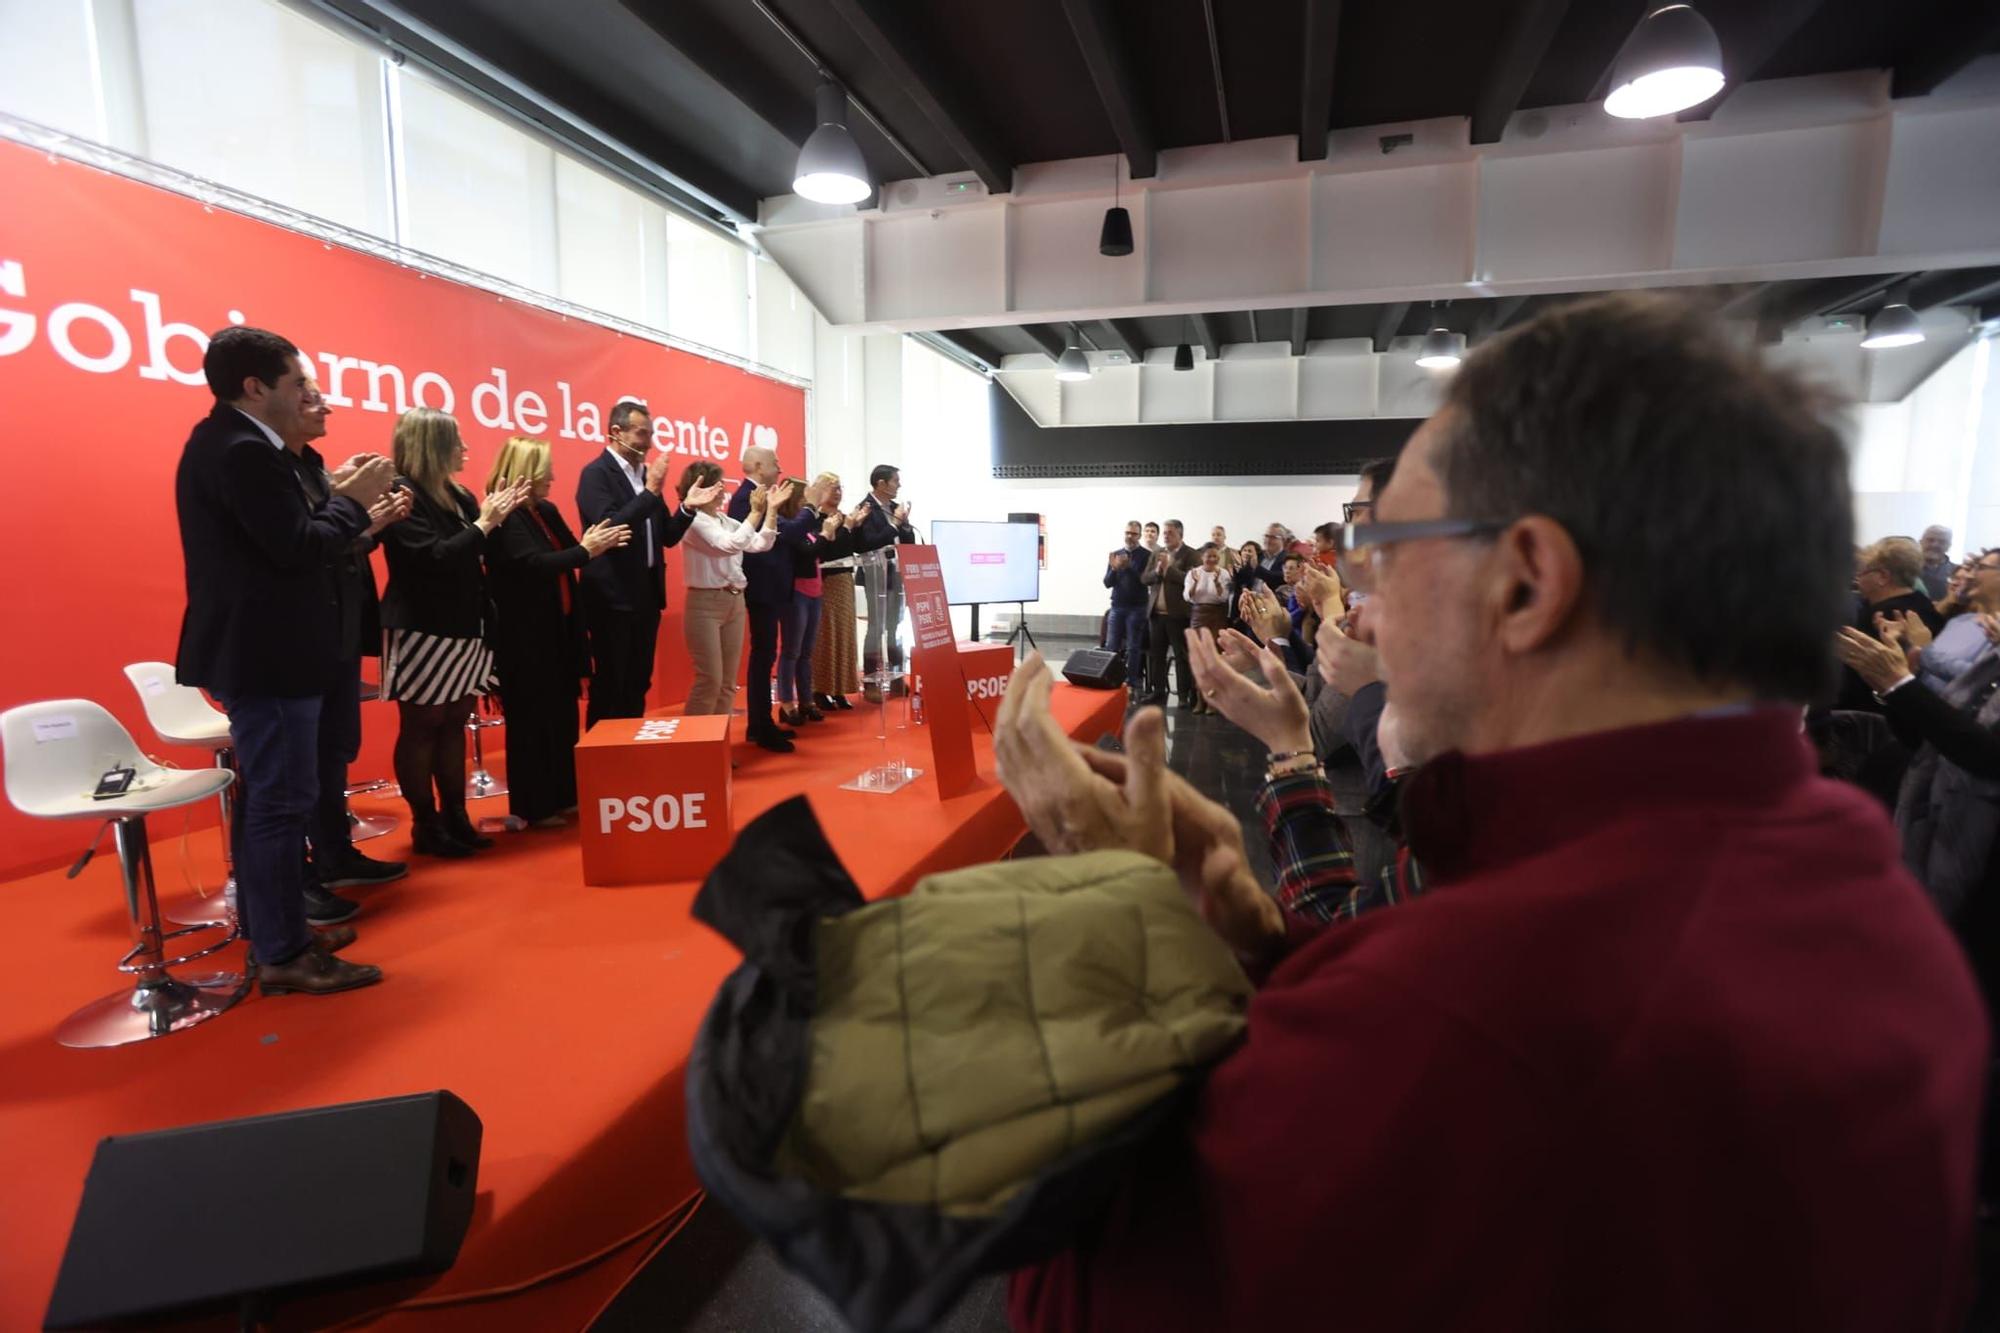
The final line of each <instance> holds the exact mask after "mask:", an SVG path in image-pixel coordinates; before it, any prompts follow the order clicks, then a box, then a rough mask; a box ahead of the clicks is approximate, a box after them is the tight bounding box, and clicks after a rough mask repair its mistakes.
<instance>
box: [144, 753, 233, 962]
mask: <svg viewBox="0 0 2000 1333" xmlns="http://www.w3.org/2000/svg"><path fill="white" fill-rule="evenodd" d="M215 766H216V767H217V768H226V769H228V770H229V771H230V772H231V773H234V772H235V771H236V751H235V750H233V749H231V748H230V747H228V746H226V745H225V746H222V747H220V748H219V749H217V750H216V752H215ZM216 800H218V801H220V802H221V803H222V891H221V892H220V893H211V894H208V895H206V896H204V895H202V894H194V895H191V896H189V897H186V898H182V899H180V900H178V901H176V902H170V903H168V904H167V906H166V909H165V910H164V911H163V912H161V914H160V915H161V916H162V917H164V918H165V919H166V920H168V921H171V922H173V923H174V924H175V925H177V926H199V925H205V924H206V923H208V922H210V921H215V920H217V919H222V920H226V921H227V922H228V923H229V926H230V929H232V930H237V929H240V927H239V925H238V923H237V920H236V851H235V847H236V842H235V839H234V838H233V837H232V836H231V835H232V834H233V833H234V831H235V826H236V784H235V783H234V782H232V783H230V784H229V785H228V786H227V787H224V788H223V789H222V791H221V793H220V794H219V795H218V796H217V797H216Z"/></svg>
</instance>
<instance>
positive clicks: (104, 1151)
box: [46, 1091, 481, 1328]
mask: <svg viewBox="0 0 2000 1333" xmlns="http://www.w3.org/2000/svg"><path fill="white" fill-rule="evenodd" d="M480 1132H481V1126H480V1123H479V1117H478V1116H477V1115H475V1114H474V1113H473V1110H472V1108H471V1107H469V1106H467V1105H466V1104H465V1103H464V1102H462V1101H460V1100H459V1099H458V1098H456V1097H454V1096H452V1094H450V1093H449V1092H442V1091H440V1092H424V1093H414V1094H411V1095H409V1096H404V1097H384V1098H381V1099H379V1100H376V1101H368V1102H349V1103H347V1104H345V1105H341V1106H321V1107H316V1108H314V1109H312V1110H307V1111H288V1112H285V1113H283V1114H281V1115H261V1116H253V1117H251V1118H249V1119H247V1120H222V1121H217V1122H215V1123H213V1124H206V1125H189V1126H186V1127H185V1128H181V1129H166V1130H160V1131H157V1132H155V1133H151V1134H127V1135H120V1136H116V1137H113V1138H108V1139H104V1140H102V1141H100V1142H99V1143H98V1145H97V1155H96V1157H95V1158H93V1159H92V1161H91V1164H90V1174H89V1176H87V1177H86V1178H85V1180H84V1182H83V1202H82V1204H81V1205H79V1207H78V1208H77V1213H76V1222H75V1224H74V1225H73V1226H72V1227H71V1228H70V1233H69V1248H68V1249H67V1250H66V1251H65V1252H64V1254H63V1261H62V1268H61V1270H60V1271H59V1272H58V1273H57V1274H56V1288H55V1294H54V1295H53V1296H51V1297H50V1298H49V1309H48V1315H47V1324H46V1326H47V1327H49V1328H77V1327H81V1326H85V1325H96V1324H103V1323H107V1322H110V1321H112V1320H117V1319H127V1318H131V1317H133V1316H135V1315H149V1314H155V1313H161V1312H165V1311H170V1310H182V1309H187V1308H189V1307H195V1306H205V1305H211V1304H215V1303H219V1302H232V1303H236V1302H241V1301H242V1300H243V1299H245V1298H251V1297H257V1298H263V1297H268V1296H270V1295H271V1294H273V1293H282V1292H285V1291H286V1290H288V1289H291V1288H298V1287H307V1286H314V1287H321V1288H325V1287H346V1286H356V1285H359V1284H362V1283H366V1282H375V1281H380V1280H382V1279H384V1278H391V1277H405V1276H408V1275H410V1274H414V1273H439V1272H443V1271H444V1270H445V1269H447V1268H450V1267H451V1265H452V1263H453V1262H454V1261H455V1260H457V1258H458V1247H459V1244H460V1242H462V1241H463V1240H464V1239H465V1229H466V1227H467V1225H469V1224H470V1223H471V1221H472V1201H473V1194H474V1191H475V1189H476V1188H477V1185H478V1180H479V1140H480Z"/></svg>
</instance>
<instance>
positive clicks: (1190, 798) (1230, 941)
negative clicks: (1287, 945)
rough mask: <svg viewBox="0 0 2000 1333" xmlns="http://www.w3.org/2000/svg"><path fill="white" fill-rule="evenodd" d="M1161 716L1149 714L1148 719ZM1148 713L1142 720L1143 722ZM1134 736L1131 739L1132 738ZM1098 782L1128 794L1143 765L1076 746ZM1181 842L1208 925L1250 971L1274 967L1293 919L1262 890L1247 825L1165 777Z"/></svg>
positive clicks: (1187, 879) (1189, 883) (1177, 845)
mask: <svg viewBox="0 0 2000 1333" xmlns="http://www.w3.org/2000/svg"><path fill="white" fill-rule="evenodd" d="M1153 711H1154V710H1152V709H1150V708H1148V709H1141V710H1140V713H1150V712H1153ZM1140 713H1134V714H1133V718H1134V720H1136V719H1137V718H1138V717H1139V716H1140ZM1128 736H1129V731H1128ZM1070 744H1071V745H1073V746H1075V747H1076V749H1077V752H1078V753H1079V754H1081V755H1082V756H1083V761H1084V763H1086V764H1088V765H1089V766H1090V769H1091V771H1092V772H1093V773H1095V774H1097V776H1098V777H1099V778H1100V779H1102V780H1104V781H1106V782H1110V783H1116V784H1119V785H1120V786H1123V785H1124V784H1126V783H1128V782H1130V781H1131V777H1132V767H1133V764H1134V762H1135V760H1136V758H1137V756H1135V755H1134V754H1133V753H1132V752H1131V751H1130V746H1131V742H1130V740H1129V739H1128V740H1127V742H1126V745H1127V750H1128V753H1126V754H1112V753H1110V752H1108V751H1105V750H1099V749H1097V748H1095V747H1093V746H1085V745H1081V744H1079V743H1077V742H1075V741H1072V742H1070ZM1163 779H1164V780H1163V786H1164V788H1165V790H1166V796H1167V816H1168V820H1169V825H1170V830H1171V832H1172V835H1173V846H1174V859H1173V867H1174V873H1175V874H1176V875H1177V876H1179V878H1180V881H1181V888H1182V890H1183V891H1185V892H1186V893H1187V895H1188V897H1189V899H1190V900H1192V901H1193V903H1194V908H1195V910H1196V911H1197V912H1199V913H1201V918H1202V920H1204V921H1206V922H1208V927H1209V929H1210V930H1213V931H1214V932H1215V933H1216V934H1217V935H1219V936H1220V937H1221V938H1222V942H1223V943H1225V944H1227V945H1228V946H1229V947H1230V948H1231V949H1234V950H1235V951H1236V955H1237V957H1239V958H1241V959H1243V960H1244V961H1245V962H1246V963H1250V964H1253V965H1254V964H1258V963H1262V962H1266V961H1268V960H1269V958H1270V956H1271V955H1272V954H1274V953H1276V952H1277V950H1278V948H1279V946H1281V945H1282V944H1283V943H1284V939H1285V916H1284V913H1283V912H1282V911H1280V910H1279V908H1278V904H1277V902H1276V900H1274V899H1273V898H1272V897H1271V895H1270V894H1269V893H1268V892H1266V891H1265V889H1264V886H1263V885H1262V884H1259V883H1258V882H1257V877H1256V875H1254V874H1252V873H1251V870H1250V857H1249V855H1248V853H1246V852H1245V851H1244V850H1243V825H1242V824H1241V823H1240V822H1239V821H1238V820H1237V818H1236V816H1235V815H1233V814H1231V813H1230V812H1229V810H1228V808H1227V807H1225V806H1221V805H1218V804H1216V803H1215V802H1214V801H1211V800H1209V799H1208V798H1207V797H1206V796H1203V795H1202V794H1201V793H1200V792H1198V791H1196V790H1195V789H1194V787H1193V786H1192V785H1190V784H1189V782H1188V780H1187V779H1186V778H1184V777H1182V776H1181V775H1180V774H1178V773H1175V772H1172V771H1168V772H1166V773H1165V774H1164V775H1163Z"/></svg>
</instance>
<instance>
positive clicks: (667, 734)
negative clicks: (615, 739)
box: [632, 717, 681, 741]
mask: <svg viewBox="0 0 2000 1333" xmlns="http://www.w3.org/2000/svg"><path fill="white" fill-rule="evenodd" d="M680 729H681V720H680V719H679V718H677V717H661V718H652V719H649V720H647V721H644V722H641V723H640V724H639V730H638V731H636V732H634V733H633V735H632V739H633V740H635V741H670V740H672V739H673V738H674V733H675V732H677V731H679V730H680Z"/></svg>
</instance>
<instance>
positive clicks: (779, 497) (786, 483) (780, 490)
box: [753, 477, 799, 509]
mask: <svg viewBox="0 0 2000 1333" xmlns="http://www.w3.org/2000/svg"><path fill="white" fill-rule="evenodd" d="M798 488H799V481H798V478H797V477H780V478H779V479H778V484H777V485H775V486H773V487H771V488H770V491H769V494H770V497H771V507H772V508H773V509H782V508H784V506H785V502H786V501H787V500H789V499H791V498H792V492H794V491H796V490H798ZM763 493H764V492H762V491H760V492H759V494H763ZM753 498H754V497H753Z"/></svg>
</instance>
